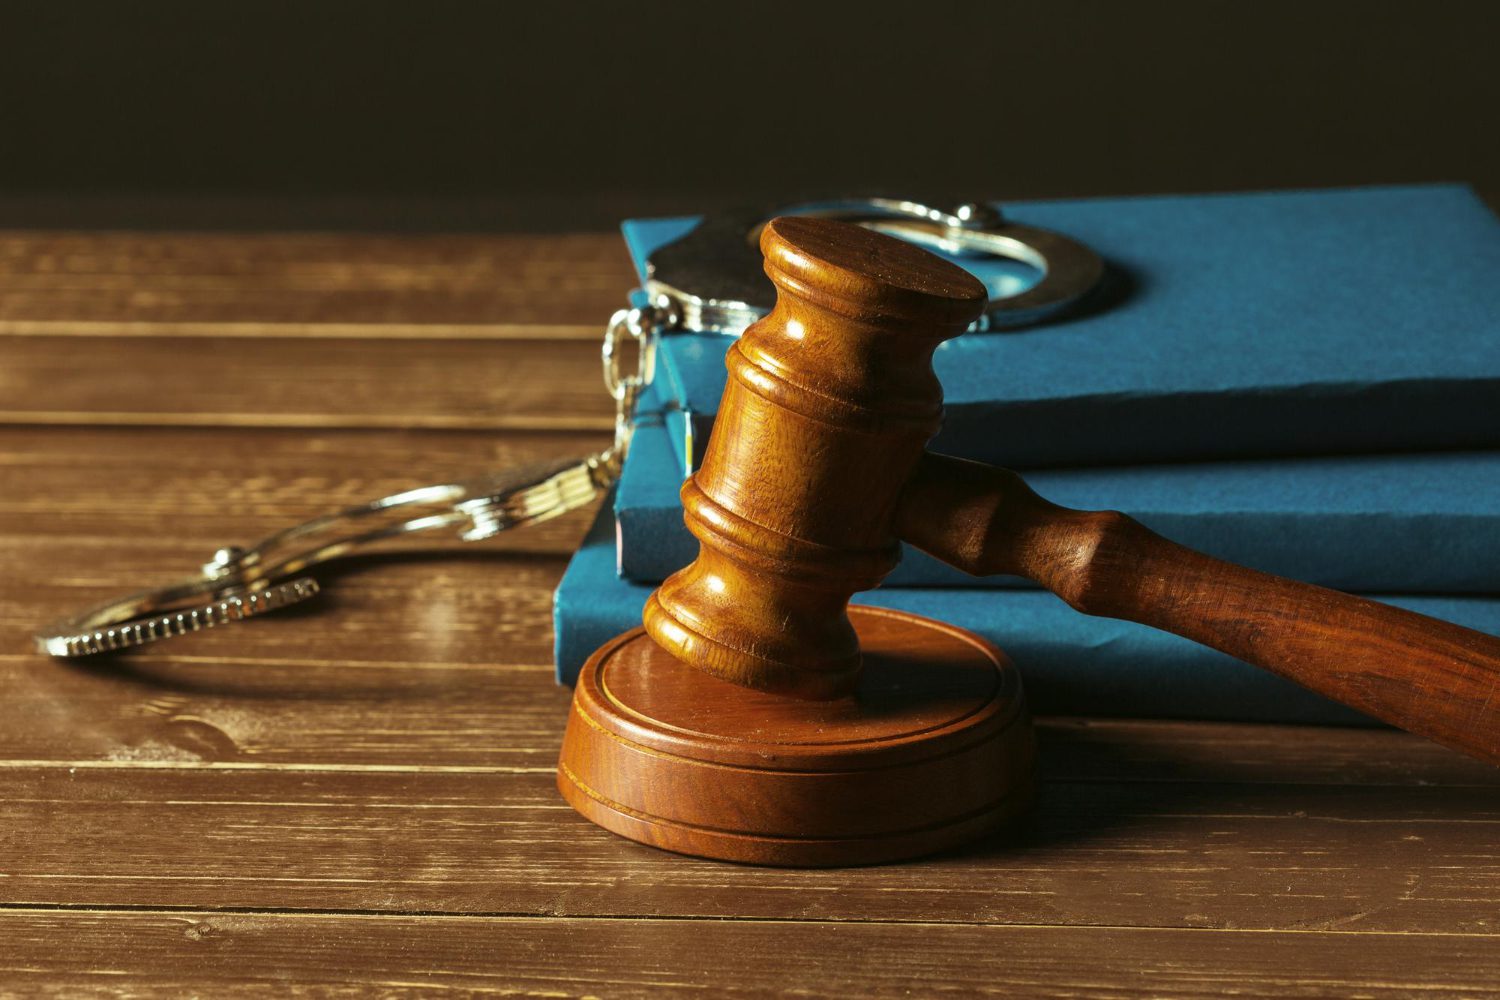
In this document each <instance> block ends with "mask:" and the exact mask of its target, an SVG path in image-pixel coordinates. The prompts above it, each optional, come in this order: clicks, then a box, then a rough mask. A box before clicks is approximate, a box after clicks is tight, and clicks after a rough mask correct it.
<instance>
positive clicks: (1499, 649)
mask: <svg viewBox="0 0 1500 1000" xmlns="http://www.w3.org/2000/svg"><path fill="white" fill-rule="evenodd" d="M896 517H897V524H898V526H899V528H900V530H901V535H902V537H903V538H904V539H905V540H907V541H909V542H911V543H912V544H914V545H916V546H917V547H918V548H921V549H923V550H925V551H927V552H929V553H931V554H932V555H935V556H937V557H938V558H940V559H943V560H944V561H946V562H949V563H951V564H953V565H955V566H958V567H959V568H960V569H963V570H965V571H966V572H970V573H974V574H977V575H990V574H996V573H999V574H1006V575H1012V576H1021V577H1024V578H1026V579H1029V580H1033V581H1035V582H1037V583H1040V584H1041V585H1042V586H1044V587H1046V588H1047V589H1048V590H1051V591H1052V592H1053V593H1055V594H1057V595H1058V596H1059V597H1061V598H1062V599H1063V600H1065V601H1067V602H1068V604H1069V605H1071V606H1072V607H1073V608H1075V609H1077V610H1078V611H1081V612H1083V613H1085V614H1091V615H1103V616H1105V617H1108V618H1120V619H1124V620H1126V621H1133V622H1140V623H1142V624H1144V625H1150V626H1152V627H1153V628H1159V629H1162V630H1163V631H1166V632H1171V633H1173V634H1176V635H1180V636H1184V637H1185V638H1188V639H1192V640H1193V641H1194V642H1199V643H1202V644H1203V645H1205V646H1210V647H1212V648H1214V649H1217V650H1219V651H1220V652H1223V653H1227V654H1229V655H1230V656H1233V657H1235V658H1237V659H1240V660H1244V661H1245V662H1247V663H1252V664H1254V665H1256V666H1258V667H1264V668H1265V669H1267V670H1270V671H1271V672H1272V673H1275V674H1279V675H1281V676H1282V677H1286V678H1287V679H1289V680H1293V681H1296V682H1297V683H1298V684H1301V685H1302V686H1303V687H1306V688H1308V689H1310V690H1313V691H1316V692H1318V693H1319V694H1321V695H1324V696H1326V697H1328V698H1331V699H1333V700H1335V701H1339V702H1342V703H1343V704H1346V705H1349V706H1350V707H1352V708H1355V709H1358V710H1359V711H1361V712H1364V713H1365V714H1367V715H1370V716H1373V717H1375V718H1377V719H1381V720H1383V721H1385V722H1388V723H1390V724H1391V725H1395V726H1400V727H1401V728H1403V729H1406V730H1409V731H1411V732H1414V733H1418V734H1420V735H1423V736H1426V737H1428V738H1429V739H1433V740H1436V741H1437V742H1439V743H1442V744H1444V745H1445V746H1450V747H1453V748H1455V749H1457V750H1461V751H1463V752H1464V753H1467V754H1472V755H1473V756H1475V757H1477V758H1479V759H1480V760H1484V761H1488V762H1489V763H1491V764H1496V765H1500V638H1497V637H1495V636H1490V635H1485V634H1484V633H1482V632H1476V631H1474V630H1473V629H1467V628H1463V627H1462V626H1459V625H1454V624H1452V623H1450V622H1445V621H1440V620H1438V619H1435V618H1429V617H1427V616H1426V615H1420V614H1417V613H1415V612H1412V611H1407V610H1405V609H1404V608H1396V607H1391V606H1390V605H1387V604H1381V603H1378V602H1376V601H1372V600H1369V599H1367V598H1362V597H1355V596H1352V595H1350V594H1342V593H1339V592H1338V591H1334V590H1329V589H1327V588H1325V587H1317V586H1314V585H1312V584H1308V583H1302V582H1300V581H1297V580H1288V579H1286V578H1285V577H1278V576H1272V575H1271V574H1269V573H1262V572H1260V571H1258V570H1253V569H1249V568H1247V567H1244V566H1236V565H1234V564H1233V563H1228V562H1224V561H1223V560H1221V559H1214V558H1212V557H1210V556H1206V555H1204V554H1203V553H1201V552H1195V551H1193V550H1192V549H1189V548H1186V547H1184V546H1182V545H1178V544H1177V543H1175V542H1172V541H1169V540H1167V539H1165V538H1162V537H1161V536H1160V535H1158V534H1156V533H1155V532H1153V531H1151V530H1149V529H1147V528H1146V527H1145V526H1144V525H1142V524H1141V523H1140V522H1139V521H1136V520H1135V519H1134V518H1131V517H1128V516H1126V515H1124V514H1121V513H1120V512H1119V511H1079V510H1069V509H1068V508H1065V507H1059V506H1057V505H1056V504H1052V503H1049V502H1048V501H1046V500H1043V499H1042V498H1041V497H1039V496H1037V495H1036V494H1035V493H1034V492H1032V490H1031V488H1030V487H1028V486H1027V485H1026V484H1025V482H1023V481H1022V480H1021V478H1020V477H1019V476H1017V475H1016V474H1015V473H1013V472H1011V471H1009V470H1007V469H997V468H994V467H991V466H986V465H981V464H980V463H977V462H968V461H964V460H961V459H956V458H951V457H949V456H945V455H927V456H926V457H925V458H924V459H923V461H922V465H921V468H920V469H919V470H918V472H917V474H916V475H915V476H914V477H913V478H912V480H911V482H910V484H909V486H908V489H907V491H906V493H905V494H904V495H903V497H902V500H901V506H900V508H899V510H898V513H897V515H896Z"/></svg>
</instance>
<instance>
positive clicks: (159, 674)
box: [59, 547, 558, 701]
mask: <svg viewBox="0 0 1500 1000" xmlns="http://www.w3.org/2000/svg"><path fill="white" fill-rule="evenodd" d="M557 558H558V557H557V554H556V553H555V552H526V551H519V552H518V551H514V550H505V549H495V550H493V551H483V550H475V549H473V548H467V547H465V548H457V547H454V548H442V547H437V548H433V549H421V550H403V551H396V552H385V553H370V554H360V555H352V556H346V557H343V558H340V559H337V560H333V561H330V562H327V563H323V564H321V565H319V566H318V568H317V579H318V580H319V582H320V583H321V584H322V587H321V588H320V592H319V594H318V595H317V596H316V597H314V598H313V599H311V600H308V601H304V602H301V603H299V604H294V605H290V606H288V607H285V608H280V609H278V610H276V611H275V612H274V613H272V614H268V615H265V616H263V617H257V618H253V619H248V620H246V621H242V622H236V623H234V624H233V625H232V626H224V627H221V628H219V629H211V630H205V631H206V632H208V633H210V634H209V635H204V636H202V638H203V639H204V640H205V642H206V644H209V646H208V648H206V649H204V650H202V651H184V652H178V651H175V650H172V649H168V648H166V647H165V645H164V644H149V645H146V646H143V647H140V648H138V649H134V650H127V651H119V652H106V653H99V654H96V655H94V656H88V657H80V658H75V659H66V660H61V661H59V666H61V667H62V668H63V669H67V670H71V671H75V672H77V673H79V674H82V675H86V676H91V677H97V678H99V679H101V680H109V681H112V682H116V683H118V682H122V681H123V682H125V683H129V684H133V685H136V686H139V687H142V688H146V689H150V690H154V691H173V692H185V693H192V694H202V695H218V696H227V697H235V698H246V699H257V698H261V699H267V700H273V699H284V698H296V699H300V700H308V701H319V700H326V701H334V700H338V699H342V698H348V697H361V696H366V697H372V696H373V697H388V696H391V695H393V694H399V693H400V692H402V691H407V692H410V693H412V694H413V695H418V694H421V693H422V692H424V691H429V690H431V689H433V688H436V687H440V686H443V685H444V683H445V681H444V680H443V678H442V675H445V674H447V673H448V672H447V671H443V670H441V669H437V670H434V669H430V668H417V667H412V668H410V669H403V664H402V662H401V661H399V660H392V661H391V662H390V663H389V664H388V665H380V666H378V667H375V668H373V669H371V670H368V671H360V672H359V674H358V676H359V677H361V678H363V677H366V676H367V675H372V674H378V675H379V676H380V677H381V678H382V680H381V681H380V682H370V681H367V680H355V679H353V678H352V677H351V676H350V674H349V672H348V671H347V670H342V669H339V670H334V671H323V670H320V667H319V664H318V663H317V662H313V663H305V662H304V663H299V662H298V658H297V657H296V656H295V655H287V644H285V643H279V642H278V643H274V644H272V645H271V646H269V647H268V646H267V645H266V644H265V643H264V641H263V637H264V636H266V635H267V634H272V635H274V634H275V632H274V630H275V629H276V628H277V627H278V626H285V625H287V624H289V623H292V622H309V621H316V620H318V619H321V618H325V617H327V616H330V615H335V614H337V613H338V612H339V611H340V610H341V609H353V608H354V607H356V606H357V605H358V606H363V605H365V601H360V600H344V599H343V598H341V597H340V588H338V587H337V586H335V584H336V583H337V582H338V581H339V580H341V579H347V578H352V577H357V576H358V575H360V574H361V573H364V572H368V571H369V570H371V569H372V568H375V567H377V566H379V567H389V566H391V565H393V564H394V565H399V566H415V567H421V566H427V567H431V566H433V565H434V564H438V563H447V564H453V563H463V564H470V565H472V564H476V563H478V564H485V563H493V564H495V566H496V572H497V573H503V572H504V567H509V568H510V569H512V570H514V569H516V568H518V567H522V566H528V565H531V566H541V565H545V566H547V567H554V566H556V565H557ZM413 593H420V589H419V588H418V587H413ZM367 600H368V602H369V603H370V604H375V603H378V599H376V598H367ZM266 629H271V630H273V632H271V633H267V632H266V631H265V630H266ZM251 630H254V633H252V631H251ZM255 633H259V636H260V637H262V638H261V641H256V642H254V643H253V644H252V649H251V650H249V651H248V652H247V653H246V652H242V654H241V655H239V656H238V657H237V655H236V653H235V652H233V651H232V650H230V649H226V648H224V647H223V646H221V645H220V644H219V643H217V642H215V641H214V640H215V639H219V638H221V637H222V641H223V642H233V641H234V639H233V638H230V637H240V636H249V635H252V634H255ZM287 639H288V642H290V643H294V642H296V641H297V637H296V636H295V635H292V636H288V637H287ZM179 641H191V639H190V638H189V637H184V638H183V639H181V640H179V639H171V640H166V641H165V642H166V643H176V642H179ZM322 658H323V659H325V660H326V659H327V657H326V655H325V656H323V657H322ZM350 659H351V660H352V659H355V657H354V656H351V657H350ZM237 660H238V661H239V662H236V661H237ZM246 660H248V661H249V662H246ZM450 679H451V677H450Z"/></svg>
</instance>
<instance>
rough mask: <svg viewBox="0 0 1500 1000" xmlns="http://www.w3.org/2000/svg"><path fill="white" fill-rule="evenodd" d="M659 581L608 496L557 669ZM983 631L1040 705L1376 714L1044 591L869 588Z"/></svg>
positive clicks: (586, 552) (576, 587)
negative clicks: (619, 569)
mask: <svg viewBox="0 0 1500 1000" xmlns="http://www.w3.org/2000/svg"><path fill="white" fill-rule="evenodd" d="M651 590H652V588H651V587H650V586H649V585H646V584H639V583H631V582H629V581H625V580H621V579H620V578H619V576H618V575H617V574H616V572H615V539H614V519H613V517H612V516H611V512H610V507H609V505H608V504H606V505H605V506H604V507H603V508H602V509H601V510H600V513H599V516H598V519H597V520H596V521H595V523H594V526H593V528H592V529H591V531H590V532H589V535H588V537H587V539H586V540H585V542H584V544H583V546H582V548H580V549H579V551H578V553H577V554H576V555H575V556H574V557H573V561H572V562H571V563H570V564H569V566H568V569H567V572H566V573H565V574H564V575H563V579H562V582H561V583H560V584H559V585H558V588H557V593H556V595H555V598H554V605H553V619H554V624H555V628H556V633H555V634H556V656H557V678H558V681H559V682H560V683H564V684H571V683H572V682H573V681H574V680H575V679H576V678H577V676H578V671H579V669H580V668H581V667H582V665H583V663H584V661H585V660H587V659H588V657H589V655H590V654H592V653H593V651H594V650H595V649H597V648H598V647H599V646H600V645H601V644H602V643H603V642H605V641H606V640H608V639H610V638H612V637H613V636H615V635H618V634H619V633H621V632H624V631H626V630H627V629H630V628H634V627H635V626H637V625H639V624H640V619H641V608H642V606H643V605H644V603H645V600H646V597H647V595H648V594H650V593H651ZM857 600H859V601H861V602H862V603H866V604H875V605H880V606H884V607H891V608H900V609H902V610H906V611H911V612H914V613H916V614H920V615H927V616H929V617H932V618H938V619H941V620H943V621H948V622H952V623H954V624H956V625H960V626H962V627H964V628H967V629H970V630H972V631H975V632H978V633H979V634H980V635H983V636H985V637H986V638H988V639H990V640H991V641H993V642H995V643H997V644H998V645H999V646H1000V647H1001V648H1002V649H1004V650H1005V651H1006V652H1007V653H1009V654H1010V656H1011V658H1012V659H1013V660H1014V661H1015V662H1016V665H1017V666H1018V667H1019V668H1020V670H1021V673H1022V676H1023V677H1024V678H1025V683H1026V689H1027V695H1028V699H1029V700H1030V702H1031V705H1032V708H1033V710H1035V711H1037V712H1040V713H1048V714H1079V715H1105V716H1127V717H1129V716H1134V717H1154V718H1199V719H1236V720H1253V721H1268V722H1320V723H1361V722H1368V721H1369V720H1368V719H1366V718H1365V717H1364V716H1361V715H1359V714H1358V713H1355V712H1353V711H1351V710H1350V709H1347V708H1344V707H1343V706H1340V705H1337V704H1335V703H1333V702H1330V701H1328V700H1326V699H1324V698H1321V697H1319V696H1318V695H1314V694H1312V693H1311V692H1308V691H1305V690H1303V689H1302V688H1300V687H1297V686H1296V685H1294V684H1292V683H1291V682H1289V681H1284V680H1282V679H1280V678H1278V677H1276V676H1274V675H1272V674H1269V673H1266V672H1265V671H1263V670H1258V669H1256V668H1255V667H1251V666H1249V665H1247V664H1244V663H1241V662H1239V661H1238V660H1234V659H1231V658H1229V657H1227V656H1224V655H1222V654H1220V653H1216V652H1214V651H1212V650H1208V649H1205V648H1204V647H1202V646H1198V645H1196V644H1194V643H1191V642H1189V641H1187V640H1186V639H1182V638H1179V637H1177V636H1174V635H1169V634H1167V633H1165V632H1158V631H1156V630H1155V629H1151V628H1147V627H1146V626H1144V625H1134V624H1130V623H1127V622H1117V621H1113V620H1110V619H1106V618H1090V617H1087V616H1085V615H1081V614H1079V613H1077V612H1075V611H1073V610H1072V609H1071V608H1069V607H1068V606H1067V605H1065V604H1063V602H1062V601H1060V600H1059V599H1057V598H1056V597H1054V596H1052V595H1051V594H1048V593H1046V592H1044V591H1039V590H1010V591H982V590H974V589H968V590H959V589H944V588H922V589H919V588H899V587H887V588H884V589H881V590H877V591H872V592H870V593H867V594H863V595H860V596H859V597H858V598H857ZM1381 600H1384V601H1387V602H1388V603H1391V604H1395V605H1399V606H1400V607H1404V608H1409V609H1411V610H1413V611H1418V612H1421V613H1423V614H1429V615H1435V616H1437V617H1439V618H1445V619H1448V620H1451V621H1455V622H1458V623H1459V624H1461V625H1466V626H1468V627H1470V628H1475V629H1479V630H1480V631H1484V632H1489V633H1497V632H1500V600H1497V599H1486V598H1480V597H1390V598H1387V597H1383V598H1381Z"/></svg>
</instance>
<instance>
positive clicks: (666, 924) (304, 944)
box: [0, 910, 1500, 1000]
mask: <svg viewBox="0 0 1500 1000" xmlns="http://www.w3.org/2000/svg"><path fill="white" fill-rule="evenodd" d="M0 935H4V936H5V937H6V938H7V939H8V942H9V946H10V947H9V949H8V953H7V954H5V955H4V956H3V957H0V976H8V977H9V978H10V979H11V981H12V982H13V983H15V984H17V986H18V988H21V989H24V990H25V991H26V992H27V994H28V995H45V996H65V997H77V996H91V995H102V994H113V993H116V992H120V993H128V995H130V996H147V997H149V996H181V995H184V994H186V993H194V994H201V995H223V994H224V993H225V992H226V991H229V992H233V993H234V994H235V995H250V996H301V995H304V994H314V995H317V996H365V995H380V996H412V997H421V996H450V995H453V994H455V993H458V994H461V995H505V996H532V997H574V996H577V997H598V996H607V997H660V996H699V997H702V996H712V997H761V996H776V995H788V994H789V993H790V994H791V995H796V996H799V997H818V998H831V1000H832V998H836V1000H846V998H848V997H856V996H869V997H913V996H919V997H937V996H1004V997H1038V998H1047V997H1055V998H1083V1000H1112V998H1120V997H1182V998H1201V997H1217V996H1235V997H1262V996H1274V997H1311V998H1323V997H1328V996H1350V997H1361V998H1372V1000H1382V998H1395V997H1410V996H1423V997H1469V998H1475V997H1484V996H1486V995H1491V994H1490V989H1491V987H1492V984H1493V972H1492V969H1493V963H1494V955H1493V952H1494V951H1495V950H1496V949H1497V948H1500V938H1497V937H1496V936H1494V935H1470V934H1368V933H1362V934H1353V933H1330V932H1319V931H1297V932H1275V933H1270V934H1266V933H1260V932H1253V931H1232V930H1230V931H1224V930H1197V931H1184V930H1161V929H1156V928H1144V927H1105V928H1076V927H1057V926H1030V927H1013V926H985V925H981V924H967V925H963V924H958V925H954V924H936V925H934V924H922V923H888V922H880V921H858V922H827V921H818V922H812V921H800V922H796V923H786V922H781V921H769V922H767V921H719V920H707V921H704V920H578V919H572V920H558V919H531V918H515V917H509V916H501V915H495V916H485V917H478V918H455V917H448V916H439V915H424V916H420V917H417V916H411V917H394V918H390V917H386V918H379V919H372V918H368V917H360V916H351V915H342V914H337V915H335V914H330V915H304V914H280V913H278V914H258V913H256V914H245V913H225V912H222V911H219V912H212V911H209V912H205V911H168V912H123V913H122V912H118V911H104V912H100V911H92V910H85V911H79V912H68V911H62V912H59V911H55V910H18V911H12V912H9V913H3V914H0ZM60 940H63V941H67V942H68V943H69V945H70V948H69V949H68V950H67V951H66V952H65V953H64V954H63V955H62V956H61V958H58V957H57V955H58V948H57V942H58V941H60ZM1430 968H1441V969H1442V970H1444V975H1443V980H1442V982H1436V983H1435V982H1433V981H1432V980H1430V979H1429V978H1428V977H1427V976H1425V975H1424V970H1425V969H1430ZM788 969H795V970H797V978H796V979H795V989H793V990H790V991H789V990H788V977H787V975H786V971H787V970H788Z"/></svg>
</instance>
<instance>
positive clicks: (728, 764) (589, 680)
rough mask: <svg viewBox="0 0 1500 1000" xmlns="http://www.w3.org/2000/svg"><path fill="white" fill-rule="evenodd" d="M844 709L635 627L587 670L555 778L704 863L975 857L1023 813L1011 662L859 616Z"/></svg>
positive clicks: (1020, 715) (1016, 686) (1017, 687)
mask: <svg viewBox="0 0 1500 1000" xmlns="http://www.w3.org/2000/svg"><path fill="white" fill-rule="evenodd" d="M849 619H850V621H851V622H852V623H853V625H854V627H855V629H856V630H857V632H858V635H859V642H860V648H861V650H862V652H863V666H862V669H861V671H860V683H859V688H858V690H857V692H856V693H855V694H854V696H852V697H849V698H841V699H838V700H820V701H808V700H805V699H801V698H791V697H787V696H785V695H781V694H775V693H770V692H765V691H758V690H755V689H752V688H746V687H742V686H740V685H735V684H730V683H728V682H726V681H723V680H720V679H719V678H717V677H714V676H712V675H710V674H708V673H707V672H705V671H701V670H698V669H696V668H694V667H693V666H691V665H689V664H686V663H683V662H682V661H681V660H678V659H677V658H676V657H674V656H673V655H672V654H671V653H670V652H668V651H667V650H665V649H663V648H662V647H661V646H659V645H657V644H656V643H655V642H653V641H652V640H651V638H650V637H649V636H648V635H646V633H645V630H644V629H642V628H636V629H632V630H630V631H629V632H626V633H625V634H624V635H622V636H619V637H618V638H616V639H614V640H611V641H610V642H608V643H606V644H605V645H604V646H602V647H600V649H599V651H598V652H596V653H595V654H594V655H593V656H591V657H590V658H589V661H588V663H586V664H584V667H583V670H582V671H581V672H580V674H579V677H578V681H577V684H576V692H575V694H574V698H573V704H572V708H571V709H570V711H569V715H568V728H567V731H566V733H565V735H564V736H563V746H562V754H561V756H560V758H559V761H558V765H557V787H558V790H559V791H561V792H562V794H563V797H564V798H565V799H567V800H568V804H569V805H571V806H572V807H573V808H574V809H576V810H578V811H579V813H581V814H582V815H584V816H586V817H587V818H588V819H590V820H592V821H593V822H595V823H598V824H599V825H600V826H602V827H604V828H605V829H607V830H610V831H612V832H614V833H618V834H620V835H621V836H623V837H629V838H630V839H632V840H637V841H640V842H641V843H644V844H650V845H651V846H653V847H660V848H663V849H665V850H669V851H677V852H679V853H682V854H690V855H693V856H695V857H704V858H715V859H718V860H721V861H737V862H741V863H746V864H758V865H785V866H797V867H826V866H830V865H835V866H836V865H843V866H847V865H866V864H876V863H881V862H887V861H895V860H899V859H904V858H913V857H918V856H921V855H926V854H933V853H936V852H938V851H942V850H947V849H950V848H953V847H957V846H959V845H962V844H967V843H969V842H970V841H972V840H976V839H979V838H982V837H985V836H986V835H989V834H992V833H994V832H995V831H996V830H999V829H1001V828H1002V827H1004V826H1006V825H1007V824H1010V823H1013V822H1014V821H1015V820H1016V818H1017V817H1018V816H1020V815H1021V814H1022V813H1023V812H1025V810H1026V809H1027V808H1028V807H1029V806H1030V804H1031V800H1032V797H1033V790H1034V777H1033V771H1034V761H1035V755H1036V751H1035V740H1034V738H1033V736H1032V729H1031V717H1030V714H1029V713H1028V712H1027V710H1026V701H1025V698H1024V696H1023V695H1022V693H1021V683H1020V677H1019V676H1018V675H1017V673H1016V670H1015V667H1014V666H1013V665H1012V664H1011V663H1010V661H1009V660H1008V659H1006V657H1005V655H1004V654H1002V653H1001V652H1000V651H999V650H998V649H996V648H995V647H994V646H993V645H991V644H990V643H988V642H986V641H985V640H983V639H981V638H980V637H978V636H976V635H973V634H972V633H969V632H965V631H964V630H963V629H960V628H956V627H954V626H951V625H944V624H943V623H942V622H935V621H932V620H931V619H927V618H922V617H920V616H917V615H912V614H908V613H906V612H902V611H892V610H889V609H885V608H863V607H854V608H850V609H849Z"/></svg>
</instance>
